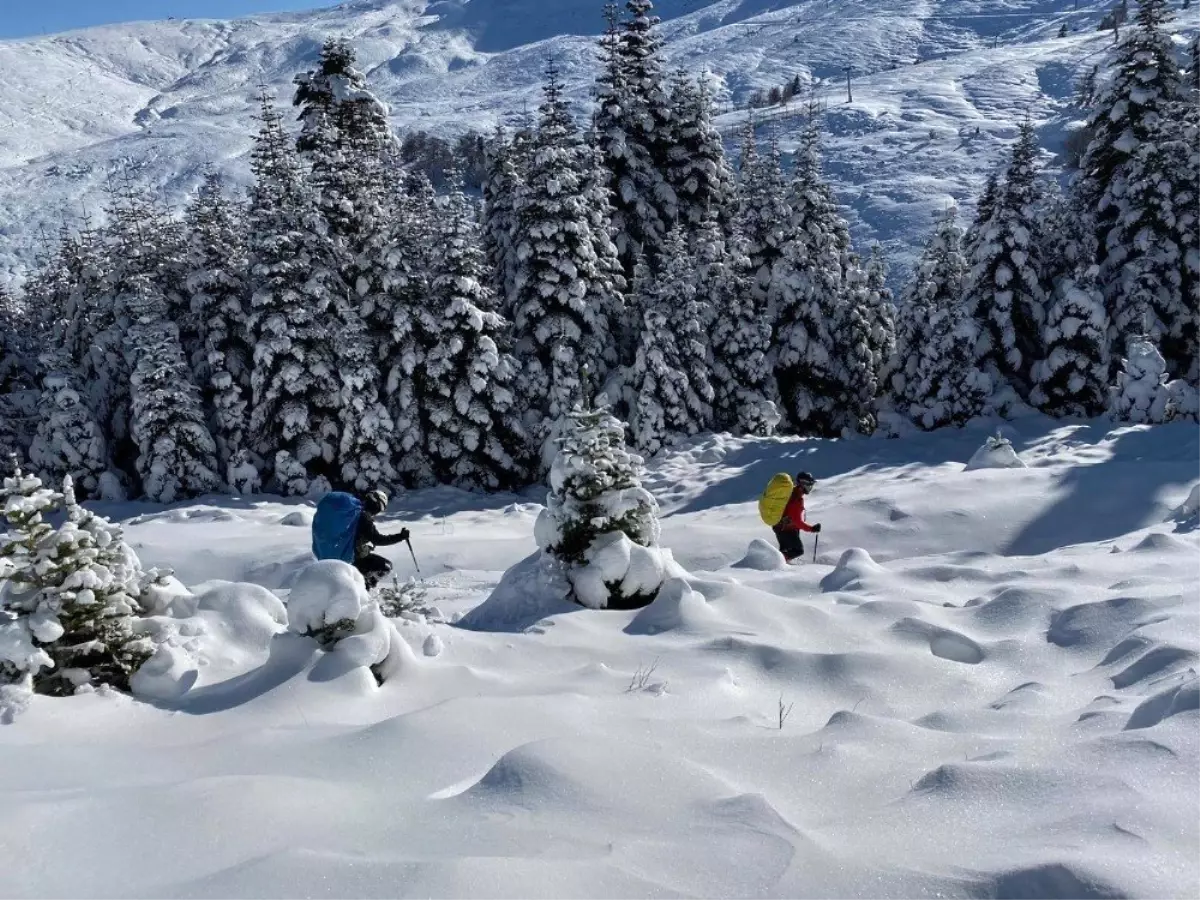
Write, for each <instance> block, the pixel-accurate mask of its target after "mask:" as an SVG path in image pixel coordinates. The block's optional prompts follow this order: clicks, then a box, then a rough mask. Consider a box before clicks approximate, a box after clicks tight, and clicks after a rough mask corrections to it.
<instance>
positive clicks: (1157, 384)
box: [1109, 335, 1175, 425]
mask: <svg viewBox="0 0 1200 900" xmlns="http://www.w3.org/2000/svg"><path fill="white" fill-rule="evenodd" d="M1120 365H1121V368H1120V371H1119V372H1118V373H1117V382H1116V384H1114V385H1113V386H1112V388H1111V390H1110V394H1109V414H1110V415H1111V416H1112V417H1113V418H1114V419H1116V420H1117V421H1118V422H1129V423H1132V424H1134V425H1158V424H1161V423H1163V422H1168V421H1170V420H1171V419H1172V418H1174V414H1175V409H1174V404H1173V403H1172V394H1173V391H1172V389H1171V385H1170V384H1169V383H1168V379H1167V363H1166V361H1165V360H1164V359H1163V357H1162V354H1161V353H1159V352H1158V348H1157V347H1156V346H1154V341H1153V340H1151V339H1150V337H1149V336H1147V335H1140V336H1138V337H1135V338H1131V339H1130V341H1129V345H1128V347H1127V348H1126V352H1125V356H1124V357H1123V358H1122V359H1121V363H1120Z"/></svg>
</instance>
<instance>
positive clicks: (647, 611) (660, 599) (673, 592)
mask: <svg viewBox="0 0 1200 900" xmlns="http://www.w3.org/2000/svg"><path fill="white" fill-rule="evenodd" d="M716 619H717V616H716V613H714V612H713V609H712V607H711V606H709V605H708V601H707V600H705V599H704V595H703V594H701V593H700V592H698V591H695V590H693V589H692V587H691V585H689V584H688V583H687V582H686V581H684V580H683V579H682V578H671V579H668V580H667V581H666V582H664V583H663V586H662V588H661V589H660V590H659V592H658V596H657V597H655V598H654V602H653V603H651V604H650V605H649V606H647V607H645V608H643V609H641V610H639V611H638V614H637V615H636V616H634V617H633V621H632V622H630V623H629V625H628V627H626V629H625V631H626V633H627V634H660V633H661V632H664V631H693V632H695V631H701V630H703V629H704V626H705V625H710V624H712V623H713V622H715V621H716Z"/></svg>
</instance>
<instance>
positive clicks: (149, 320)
mask: <svg viewBox="0 0 1200 900" xmlns="http://www.w3.org/2000/svg"><path fill="white" fill-rule="evenodd" d="M117 302H118V304H119V306H120V309H121V313H122V315H123V317H125V318H127V319H128V320H129V322H130V327H129V346H128V349H127V354H128V358H129V362H128V365H129V370H130V372H131V373H132V374H131V376H130V390H131V404H130V429H131V436H132V438H133V440H134V441H135V442H136V443H137V448H138V457H137V461H136V467H137V474H138V477H139V479H140V480H141V486H142V491H143V492H144V494H145V495H146V497H147V499H149V500H151V501H153V502H155V503H174V502H176V501H178V500H184V499H187V498H189V497H198V496H200V495H201V494H209V493H212V492H214V491H216V490H217V488H218V487H219V486H220V484H221V478H220V476H219V475H218V474H217V473H218V468H219V466H218V463H217V447H216V443H215V442H214V441H213V438H212V434H211V433H210V432H209V430H208V425H207V424H206V423H205V417H204V411H203V409H202V408H201V405H200V392H199V390H198V389H197V388H196V385H195V384H194V383H193V382H192V377H191V371H190V370H189V368H188V365H187V362H186V360H185V359H184V356H183V347H182V346H181V345H180V343H179V332H178V330H177V329H176V327H175V324H174V323H173V322H171V321H170V319H169V318H168V316H169V313H168V310H167V303H166V300H165V299H164V298H163V296H162V294H161V292H160V291H159V290H158V288H157V287H156V286H155V285H154V284H153V283H152V282H151V281H150V280H149V279H146V280H145V281H143V282H141V283H140V284H139V283H136V282H135V283H134V284H132V285H131V286H130V293H128V294H126V295H123V296H121V297H119V298H118V300H117Z"/></svg>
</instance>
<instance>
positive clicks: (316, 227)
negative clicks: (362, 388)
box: [247, 90, 346, 495]
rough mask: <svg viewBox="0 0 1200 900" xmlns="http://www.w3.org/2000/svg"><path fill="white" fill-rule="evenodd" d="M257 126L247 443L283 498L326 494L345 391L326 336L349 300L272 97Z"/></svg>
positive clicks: (330, 337) (265, 102) (265, 98)
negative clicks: (342, 301)
mask: <svg viewBox="0 0 1200 900" xmlns="http://www.w3.org/2000/svg"><path fill="white" fill-rule="evenodd" d="M259 99H260V103H261V113H260V116H261V126H260V129H259V133H258V137H257V139H256V141H255V147H254V151H253V157H252V160H253V161H252V165H253V169H254V175H255V183H254V188H253V190H252V191H251V195H250V214H249V221H250V240H249V244H248V250H249V255H250V292H251V293H250V310H249V317H248V319H247V333H248V335H249V343H250V344H251V346H253V347H254V361H253V367H252V369H251V377H250V384H251V401H250V420H249V434H250V435H252V439H251V440H252V448H251V449H253V450H254V451H255V452H257V453H258V454H259V455H260V456H261V457H262V458H263V459H264V460H268V461H274V462H275V464H276V466H277V468H278V467H279V466H282V467H283V468H284V470H285V471H284V472H280V471H276V472H275V479H276V482H277V485H276V486H277V487H278V488H279V489H280V490H281V491H282V492H284V493H287V494H293V495H294V494H306V493H309V492H310V491H314V492H318V491H320V490H322V489H324V487H325V485H326V484H327V482H328V480H329V478H330V477H331V476H334V475H335V474H336V468H335V459H336V456H337V453H338V448H339V444H340V436H341V435H340V427H339V422H340V414H341V392H342V383H341V379H340V378H339V376H338V368H337V359H336V354H335V351H334V339H335V336H336V335H335V333H331V332H332V331H333V330H332V329H331V328H330V327H329V326H330V322H331V321H332V320H333V318H334V314H335V311H334V305H335V304H336V303H337V302H338V298H339V297H341V296H344V294H345V290H346V288H345V286H344V285H343V284H342V283H341V280H340V279H339V277H338V274H337V271H336V266H335V262H334V254H333V250H332V247H331V244H330V242H329V240H328V237H327V235H326V234H325V231H324V226H323V223H322V222H321V221H320V217H319V214H318V213H317V212H316V210H315V208H314V205H313V201H312V197H311V195H310V194H309V193H308V192H307V191H306V190H305V188H304V185H303V184H302V182H301V180H300V177H299V173H298V171H297V167H296V161H295V159H294V157H293V155H292V151H291V147H290V142H289V140H288V138H287V135H286V133H285V132H284V130H283V125H282V120H281V118H280V115H279V112H278V111H277V110H276V109H275V106H274V103H273V102H272V100H271V97H270V95H269V94H268V93H267V92H266V91H265V90H264V91H263V92H262V94H261V95H260V98H259Z"/></svg>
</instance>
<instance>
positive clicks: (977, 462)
mask: <svg viewBox="0 0 1200 900" xmlns="http://www.w3.org/2000/svg"><path fill="white" fill-rule="evenodd" d="M1025 468H1028V466H1026V465H1025V461H1024V460H1022V459H1021V457H1019V456H1017V452H1016V451H1015V450H1013V445H1012V441H1010V440H1009V439H1008V438H1006V437H1003V436H1001V435H1000V433H999V432H997V433H996V435H995V436H993V437H990V438H988V439H987V440H986V441H984V442H983V446H982V447H980V448H979V449H978V450H976V451H975V455H974V456H972V457H971V459H970V461H969V462H968V463H967V471H968V472H970V471H972V470H974V469H1025Z"/></svg>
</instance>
